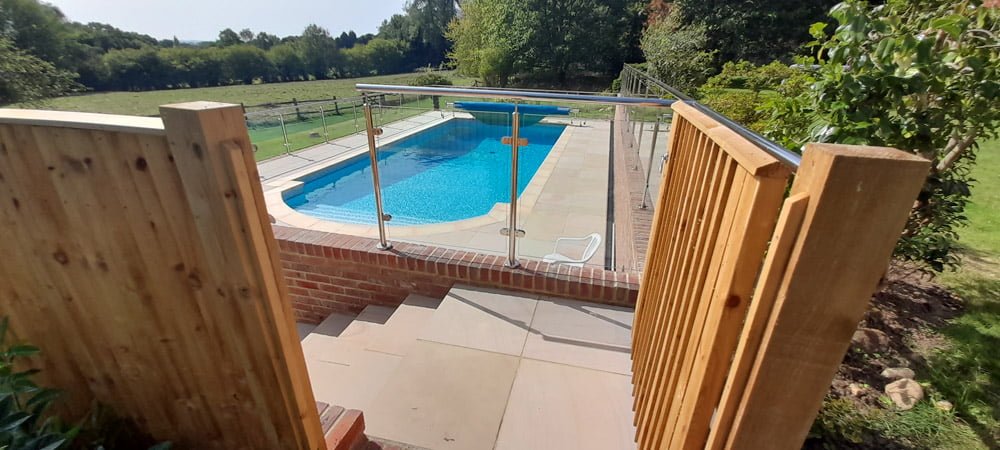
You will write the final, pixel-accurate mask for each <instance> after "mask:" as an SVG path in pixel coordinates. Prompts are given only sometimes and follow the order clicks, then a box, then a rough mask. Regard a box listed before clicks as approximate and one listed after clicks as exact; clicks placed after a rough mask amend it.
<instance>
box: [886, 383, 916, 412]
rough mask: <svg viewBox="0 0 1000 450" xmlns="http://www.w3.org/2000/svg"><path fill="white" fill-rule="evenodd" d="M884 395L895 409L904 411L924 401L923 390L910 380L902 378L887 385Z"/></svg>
mask: <svg viewBox="0 0 1000 450" xmlns="http://www.w3.org/2000/svg"><path fill="white" fill-rule="evenodd" d="M885 394H886V395H888V396H889V399H891V400H892V403H894V404H895V405H896V407H897V408H899V409H901V410H903V411H906V410H908V409H911V408H913V406H914V405H916V404H917V402H919V401H920V400H923V399H924V388H923V386H920V384H919V383H917V382H916V381H913V380H912V379H910V378H902V379H899V380H896V381H893V382H892V383H889V384H887V385H886V386H885Z"/></svg>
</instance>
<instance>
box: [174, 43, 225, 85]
mask: <svg viewBox="0 0 1000 450" xmlns="http://www.w3.org/2000/svg"><path fill="white" fill-rule="evenodd" d="M159 54H160V58H161V59H162V60H163V61H164V63H165V64H166V65H167V66H169V67H170V73H171V77H170V80H169V84H170V85H171V86H173V87H181V86H188V87H206V86H219V85H221V84H223V81H224V80H225V75H224V74H223V68H224V67H223V66H224V65H225V63H224V61H223V58H222V49H218V48H211V47H209V48H190V47H174V48H168V49H163V50H161V51H160V52H159Z"/></svg>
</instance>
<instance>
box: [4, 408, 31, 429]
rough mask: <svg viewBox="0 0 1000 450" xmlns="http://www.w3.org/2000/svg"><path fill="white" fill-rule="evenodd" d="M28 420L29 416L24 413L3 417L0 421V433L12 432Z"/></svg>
mask: <svg viewBox="0 0 1000 450" xmlns="http://www.w3.org/2000/svg"><path fill="white" fill-rule="evenodd" d="M30 418H31V414H28V413H26V412H16V413H14V414H11V415H9V416H7V417H4V418H3V420H2V421H0V433H3V432H7V431H10V430H13V429H15V428H17V427H19V426H21V424H22V423H24V422H25V421H26V420H28V419H30Z"/></svg>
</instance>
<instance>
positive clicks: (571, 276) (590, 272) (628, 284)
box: [273, 225, 639, 307]
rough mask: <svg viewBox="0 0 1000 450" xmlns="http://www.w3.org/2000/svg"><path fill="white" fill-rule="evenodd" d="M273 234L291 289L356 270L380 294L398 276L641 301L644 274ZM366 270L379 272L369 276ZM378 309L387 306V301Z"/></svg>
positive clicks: (296, 231) (295, 232) (301, 232)
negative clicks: (305, 278)
mask: <svg viewBox="0 0 1000 450" xmlns="http://www.w3.org/2000/svg"><path fill="white" fill-rule="evenodd" d="M273 229H274V235H275V238H276V239H277V241H278V245H279V248H280V250H281V258H282V262H283V265H284V266H285V269H286V270H285V277H286V279H288V280H289V286H292V287H296V286H298V285H299V284H302V283H301V282H299V281H297V280H296V278H297V276H296V274H301V273H302V272H314V273H327V272H329V270H330V268H331V267H335V266H336V267H343V266H344V265H345V264H351V265H354V266H356V267H358V270H357V272H359V273H367V274H369V275H367V276H369V277H370V278H371V279H370V280H366V281H368V282H369V283H370V284H369V286H370V287H371V288H372V290H377V289H378V285H379V283H382V284H384V285H390V284H392V282H393V281H394V280H380V278H386V277H387V276H393V275H395V276H400V277H405V276H415V277H424V279H433V280H435V282H436V283H447V284H448V285H449V286H450V284H454V283H466V284H472V285H479V286H484V287H496V288H502V289H510V290H513V291H521V292H530V293H537V294H543V295H551V296H557V297H565V298H573V299H578V300H585V301H592V302H598V303H605V304H613V305H620V306H628V307H634V306H635V301H636V297H637V295H638V288H639V274H638V273H636V272H614V271H608V270H603V269H600V268H594V267H582V268H581V267H570V266H566V265H560V264H549V263H544V262H541V261H534V260H522V261H521V263H522V266H521V267H519V268H516V269H512V268H508V267H505V266H504V262H505V261H506V258H504V257H501V256H497V255H486V254H482V253H476V252H473V251H463V250H455V249H448V248H442V247H435V246H429V245H421V244H412V243H406V242H393V248H392V249H390V250H386V251H382V250H378V249H376V248H375V244H376V243H377V242H378V241H377V240H375V239H370V238H363V237H358V236H350V235H343V234H336V233H327V232H322V231H315V230H306V229H300V228H290V227H284V226H277V225H276V226H274V227H273ZM365 267H370V268H374V269H376V270H367V271H365V270H363V268H365ZM340 271H341V272H342V270H340ZM388 274H392V275H388ZM310 287H311V286H310ZM295 291H296V292H298V293H299V294H300V296H307V295H306V294H302V291H299V290H295ZM418 293H419V292H418ZM293 297H294V296H293ZM402 300H403V299H402V298H400V299H399V300H398V301H399V302H401V301H402ZM293 301H295V299H294V298H293ZM394 302H395V301H390V302H389V303H394ZM362 303H364V300H363V299H362ZM377 303H381V304H385V303H387V301H386V299H383V300H382V301H378V302H377ZM355 306H356V307H357V306H364V305H363V304H361V305H355Z"/></svg>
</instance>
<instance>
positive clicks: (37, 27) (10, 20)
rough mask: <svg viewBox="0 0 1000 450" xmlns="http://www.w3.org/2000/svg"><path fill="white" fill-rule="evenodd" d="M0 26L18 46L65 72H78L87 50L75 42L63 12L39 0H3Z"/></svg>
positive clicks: (0, 5) (0, 4)
mask: <svg viewBox="0 0 1000 450" xmlns="http://www.w3.org/2000/svg"><path fill="white" fill-rule="evenodd" d="M0 24H4V25H5V28H8V31H7V32H6V33H5V34H6V35H7V36H8V37H9V38H10V39H11V40H12V41H13V43H14V46H15V47H17V48H20V49H22V50H25V51H27V52H28V53H31V54H32V55H35V56H37V57H39V58H41V59H43V60H45V61H48V62H50V63H52V64H53V65H55V66H56V67H57V68H60V69H65V70H75V69H76V68H77V66H79V65H80V62H81V60H83V59H84V58H86V49H85V48H84V47H83V46H82V45H81V44H80V43H78V42H76V41H74V40H73V39H72V30H71V28H70V24H69V21H67V20H66V17H65V16H64V15H63V13H62V12H61V11H59V9H57V8H55V7H53V6H51V5H48V4H42V3H39V2H38V1H37V0H0Z"/></svg>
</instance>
